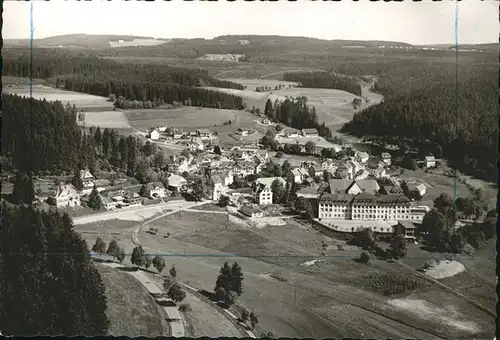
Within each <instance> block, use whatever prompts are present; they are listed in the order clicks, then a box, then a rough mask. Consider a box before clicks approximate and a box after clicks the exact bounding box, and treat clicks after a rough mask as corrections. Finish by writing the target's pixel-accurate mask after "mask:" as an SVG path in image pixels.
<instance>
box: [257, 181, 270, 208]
mask: <svg viewBox="0 0 500 340" xmlns="http://www.w3.org/2000/svg"><path fill="white" fill-rule="evenodd" d="M253 195H254V201H255V203H257V204H259V205H267V204H273V192H272V190H271V186H270V185H266V184H261V183H255V185H254V189H253Z"/></svg>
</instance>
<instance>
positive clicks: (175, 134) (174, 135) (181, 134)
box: [172, 131, 184, 139]
mask: <svg viewBox="0 0 500 340" xmlns="http://www.w3.org/2000/svg"><path fill="white" fill-rule="evenodd" d="M172 137H173V138H174V139H181V138H182V137H184V134H183V133H182V132H178V131H177V132H174V133H173V134H172Z"/></svg>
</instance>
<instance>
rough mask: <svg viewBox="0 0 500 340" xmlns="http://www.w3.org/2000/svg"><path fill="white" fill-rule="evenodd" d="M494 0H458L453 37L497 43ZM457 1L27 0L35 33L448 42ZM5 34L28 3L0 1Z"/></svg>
mask: <svg viewBox="0 0 500 340" xmlns="http://www.w3.org/2000/svg"><path fill="white" fill-rule="evenodd" d="M498 10H499V3H498V2H495V1H494V0H485V1H479V0H465V1H462V2H460V3H458V42H459V44H473V43H490V42H498V37H499V32H500V24H499V14H498ZM455 17H456V2H454V1H443V2H431V1H430V0H424V1H422V2H410V1H404V2H401V3H394V2H392V3H386V2H381V1H380V2H368V0H361V1H359V2H352V1H347V0H345V1H341V2H329V1H307V0H298V1H296V2H288V1H283V0H280V1H278V2H266V1H253V2H246V1H243V0H236V1H234V2H228V1H223V0H220V1H218V2H212V1H211V2H206V1H196V0H195V1H191V2H186V1H181V0H171V1H155V2H143V1H130V2H124V1H118V0H115V1H103V0H100V1H99V0H97V1H96V0H94V1H89V2H76V1H71V2H69V1H68V2H66V1H64V0H51V1H47V2H45V1H43V2H42V1H35V2H33V25H34V38H35V39H38V38H45V37H50V36H54V35H62V34H76V33H85V34H116V35H137V36H151V37H155V38H213V37H216V36H219V35H227V34H255V35H286V36H305V37H314V38H320V39H345V40H386V41H400V42H406V43H410V44H414V45H423V44H454V43H455V38H456V35H455ZM3 20H4V22H3V28H2V34H3V38H4V39H28V38H29V37H30V2H18V1H5V2H4V12H3Z"/></svg>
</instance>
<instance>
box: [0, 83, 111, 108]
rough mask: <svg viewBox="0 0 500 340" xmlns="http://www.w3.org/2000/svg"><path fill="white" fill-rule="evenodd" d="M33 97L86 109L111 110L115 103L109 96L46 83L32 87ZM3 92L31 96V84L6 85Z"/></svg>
mask: <svg viewBox="0 0 500 340" xmlns="http://www.w3.org/2000/svg"><path fill="white" fill-rule="evenodd" d="M32 90H33V98H35V99H39V100H43V99H45V100H47V101H56V100H58V101H60V102H62V103H63V104H67V103H70V104H71V105H73V104H74V105H75V106H76V108H77V109H78V110H84V109H88V108H108V109H109V110H111V109H112V108H113V104H112V103H111V102H108V101H107V98H104V97H99V96H93V95H90V94H86V93H79V92H72V91H66V90H60V89H56V88H53V87H49V86H44V85H34V86H33V87H32ZM3 92H5V93H9V94H17V95H19V96H24V97H29V96H30V86H29V85H19V86H11V87H4V88H3Z"/></svg>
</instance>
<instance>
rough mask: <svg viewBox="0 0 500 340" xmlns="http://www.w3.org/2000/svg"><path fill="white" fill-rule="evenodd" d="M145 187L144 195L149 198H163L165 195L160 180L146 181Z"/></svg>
mask: <svg viewBox="0 0 500 340" xmlns="http://www.w3.org/2000/svg"><path fill="white" fill-rule="evenodd" d="M146 189H147V190H146V195H147V196H148V197H151V198H156V197H159V198H163V197H165V195H166V189H165V187H164V186H163V184H162V183H161V182H153V183H148V185H147V186H146Z"/></svg>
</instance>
